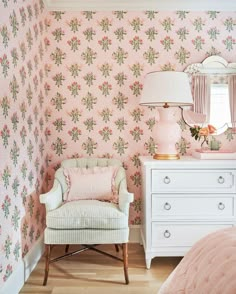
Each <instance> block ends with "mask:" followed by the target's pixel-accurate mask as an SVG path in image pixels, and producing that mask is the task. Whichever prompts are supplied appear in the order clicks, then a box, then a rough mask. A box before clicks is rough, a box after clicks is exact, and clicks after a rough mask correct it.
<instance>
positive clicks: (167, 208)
mask: <svg viewBox="0 0 236 294" xmlns="http://www.w3.org/2000/svg"><path fill="white" fill-rule="evenodd" d="M164 209H165V210H170V209H171V205H170V203H168V202H166V203H165V204H164Z"/></svg>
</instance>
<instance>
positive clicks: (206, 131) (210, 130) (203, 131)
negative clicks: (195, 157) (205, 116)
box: [190, 125, 216, 147]
mask: <svg viewBox="0 0 236 294" xmlns="http://www.w3.org/2000/svg"><path fill="white" fill-rule="evenodd" d="M215 131H216V128H215V127H214V126H213V125H207V127H204V128H201V127H200V126H196V125H195V126H193V127H190V132H191V135H192V137H194V139H195V140H198V141H200V139H201V138H202V137H203V141H202V143H201V147H202V146H203V144H204V143H206V144H207V145H208V143H209V138H208V136H209V135H212V134H214V133H215Z"/></svg>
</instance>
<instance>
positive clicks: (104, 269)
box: [20, 244, 181, 294]
mask: <svg viewBox="0 0 236 294" xmlns="http://www.w3.org/2000/svg"><path fill="white" fill-rule="evenodd" d="M77 248H78V247H76V246H71V248H70V250H71V251H73V250H76V249H77ZM100 249H102V250H105V251H107V252H109V253H111V254H114V255H115V254H117V255H118V256H121V252H119V253H116V251H115V248H114V246H111V245H102V246H100ZM64 250H65V247H62V246H57V247H55V248H53V251H52V257H56V256H58V255H60V254H63V253H64ZM180 260H181V258H180V257H159V258H155V259H153V260H152V265H151V269H150V270H147V269H146V267H145V259H144V252H143V247H142V246H140V245H139V244H130V245H129V279H130V283H129V285H125V284H124V273H123V264H122V263H121V262H119V261H116V260H113V259H111V258H108V257H106V256H103V255H100V254H98V253H96V252H93V251H91V250H89V251H86V252H83V253H81V254H79V255H75V256H72V257H69V258H67V259H64V260H61V261H58V262H56V263H53V264H51V265H50V269H49V277H48V283H47V286H42V282H43V276H44V262H45V258H44V256H43V257H42V258H41V260H40V261H39V263H38V265H37V266H36V268H35V269H34V270H33V272H32V273H31V275H30V277H29V279H28V280H27V282H26V283H25V285H24V287H23V288H22V290H21V291H20V294H100V293H101V294H123V293H126V294H146V293H147V294H157V293H158V289H159V288H160V287H161V285H162V283H163V282H164V281H165V280H166V278H167V277H168V275H169V274H170V273H171V272H172V271H173V269H174V268H175V267H176V265H177V264H178V263H179V262H180Z"/></svg>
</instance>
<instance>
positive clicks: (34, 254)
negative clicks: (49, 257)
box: [24, 235, 44, 281]
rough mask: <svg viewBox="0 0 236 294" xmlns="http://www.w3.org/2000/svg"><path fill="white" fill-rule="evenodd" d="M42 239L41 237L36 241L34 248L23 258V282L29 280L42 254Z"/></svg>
mask: <svg viewBox="0 0 236 294" xmlns="http://www.w3.org/2000/svg"><path fill="white" fill-rule="evenodd" d="M43 240H44V238H43V235H41V237H40V238H39V239H38V240H37V241H36V243H35V245H34V247H33V248H32V249H31V250H30V251H29V252H28V253H27V254H26V256H25V257H24V272H25V274H24V276H25V281H26V280H27V279H28V278H29V276H30V274H31V272H32V271H33V269H34V268H35V267H36V265H37V263H38V261H39V260H40V258H41V257H42V255H43V252H44V241H43Z"/></svg>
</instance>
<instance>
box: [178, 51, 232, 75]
mask: <svg viewBox="0 0 236 294" xmlns="http://www.w3.org/2000/svg"><path fill="white" fill-rule="evenodd" d="M184 72H186V73H187V74H188V75H189V76H192V75H193V74H195V73H209V74H217V73H222V74H227V73H228V74H230V73H236V63H235V62H233V63H228V62H227V61H226V60H225V59H224V58H223V57H221V56H218V55H212V56H210V57H207V58H206V59H204V60H203V62H202V63H193V64H190V65H188V66H187V67H186V69H185V70H184Z"/></svg>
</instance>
